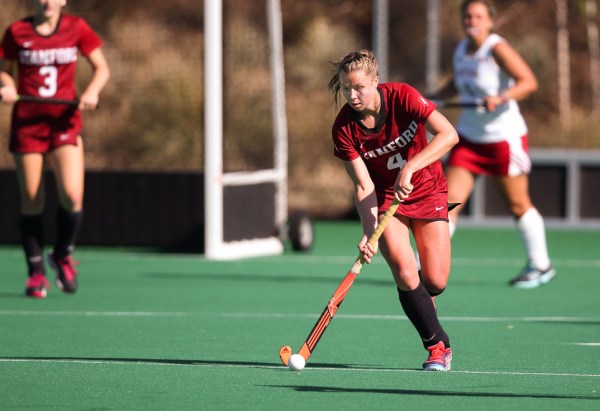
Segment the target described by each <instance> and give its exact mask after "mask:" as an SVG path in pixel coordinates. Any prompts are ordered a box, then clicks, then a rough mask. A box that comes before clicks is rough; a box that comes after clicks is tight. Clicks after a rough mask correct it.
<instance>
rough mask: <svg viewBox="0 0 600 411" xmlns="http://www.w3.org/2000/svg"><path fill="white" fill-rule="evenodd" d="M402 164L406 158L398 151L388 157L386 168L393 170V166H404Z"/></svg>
mask: <svg viewBox="0 0 600 411" xmlns="http://www.w3.org/2000/svg"><path fill="white" fill-rule="evenodd" d="M404 164H406V160H405V159H403V158H402V156H401V155H400V153H398V154H396V155H395V156H393V157H390V158H388V162H387V167H388V170H393V169H395V168H402V167H404Z"/></svg>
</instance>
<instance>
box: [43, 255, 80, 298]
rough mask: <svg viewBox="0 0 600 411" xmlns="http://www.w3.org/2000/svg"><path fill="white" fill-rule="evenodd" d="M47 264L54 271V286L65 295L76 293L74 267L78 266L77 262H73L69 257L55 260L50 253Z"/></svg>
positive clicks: (75, 271) (75, 272)
mask: <svg viewBox="0 0 600 411" xmlns="http://www.w3.org/2000/svg"><path fill="white" fill-rule="evenodd" d="M48 262H49V263H50V267H52V269H53V270H54V271H56V285H57V286H58V288H60V290H61V291H64V292H65V293H74V292H75V291H77V270H75V268H74V266H75V265H78V264H79V262H78V261H75V260H73V257H71V256H70V255H68V256H66V257H63V258H57V257H55V256H54V253H53V252H52V251H50V252H49V253H48Z"/></svg>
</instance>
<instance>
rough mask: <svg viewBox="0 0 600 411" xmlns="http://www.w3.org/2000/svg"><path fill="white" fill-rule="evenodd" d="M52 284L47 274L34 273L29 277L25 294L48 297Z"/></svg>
mask: <svg viewBox="0 0 600 411" xmlns="http://www.w3.org/2000/svg"><path fill="white" fill-rule="evenodd" d="M48 288H50V284H49V283H48V280H46V276H45V275H44V274H42V273H33V274H32V275H31V276H29V278H28V279H27V284H26V285H25V295H26V296H28V297H35V298H46V294H47V293H48Z"/></svg>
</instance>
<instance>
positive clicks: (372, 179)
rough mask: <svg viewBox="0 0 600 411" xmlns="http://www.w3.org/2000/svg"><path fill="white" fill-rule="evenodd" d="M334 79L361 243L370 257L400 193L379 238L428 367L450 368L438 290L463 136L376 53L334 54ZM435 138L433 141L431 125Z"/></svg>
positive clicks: (336, 137) (339, 142) (338, 139)
mask: <svg viewBox="0 0 600 411" xmlns="http://www.w3.org/2000/svg"><path fill="white" fill-rule="evenodd" d="M333 64H334V67H335V72H334V75H333V77H332V78H331V80H330V82H329V89H330V90H331V91H332V93H333V94H334V98H335V101H336V103H337V102H338V97H339V93H340V92H341V94H342V95H343V97H344V99H345V100H346V103H347V104H345V105H344V106H343V107H342V108H341V110H340V112H339V113H338V115H337V118H336V120H335V122H334V125H333V129H332V135H333V143H334V148H335V152H334V153H335V156H337V157H338V158H340V159H342V160H343V161H344V166H345V168H346V171H347V172H348V175H349V176H350V178H351V180H352V182H353V184H354V190H355V200H356V207H357V210H358V213H359V215H360V218H361V222H362V227H363V233H364V234H363V237H362V239H361V240H360V242H359V244H358V248H359V249H360V251H361V252H362V253H363V255H364V258H365V260H366V261H367V262H370V261H371V257H372V256H373V255H374V254H375V253H376V252H377V250H376V249H375V248H373V247H371V245H369V244H368V243H367V239H368V238H369V236H370V235H371V234H372V233H373V231H374V230H375V228H376V226H377V219H378V215H379V214H381V213H383V212H384V211H385V210H386V209H387V208H388V206H389V205H390V203H391V202H392V200H393V198H394V197H396V198H398V199H399V200H400V201H402V203H401V204H400V206H399V207H398V211H397V212H396V215H395V218H394V219H392V220H391V221H390V222H389V225H388V226H387V229H386V230H385V231H384V232H383V235H382V237H381V240H380V246H381V252H382V254H383V257H384V258H385V260H386V261H387V263H388V265H389V267H390V269H391V271H392V275H393V277H394V280H395V282H396V285H397V288H398V294H399V298H400V303H401V304H402V307H403V309H404V312H405V313H406V315H407V317H408V318H409V319H410V320H411V322H412V323H413V325H414V326H415V328H416V329H417V331H418V333H419V335H420V337H421V339H422V341H423V346H424V347H425V348H426V349H427V350H428V351H429V358H428V359H427V361H426V362H425V363H424V364H423V368H424V369H426V370H436V371H448V370H450V366H451V364H450V362H451V359H452V350H451V348H450V339H449V337H448V335H447V334H446V332H445V331H444V329H443V328H442V326H441V324H440V323H439V320H438V317H437V313H436V309H435V306H434V303H433V297H434V296H436V295H439V294H440V293H441V292H442V291H443V290H444V289H445V288H446V285H447V282H448V276H449V272H450V234H449V229H448V210H447V194H448V193H447V191H448V189H447V186H446V179H445V177H444V173H443V170H442V165H441V163H440V161H439V160H440V158H441V157H442V156H443V155H444V154H446V153H447V152H448V151H449V150H450V149H451V148H452V147H453V146H454V145H455V144H456V143H457V142H458V135H457V133H456V131H455V130H454V127H452V125H451V124H450V122H449V121H448V120H447V119H446V118H445V117H444V116H443V115H442V114H441V113H439V112H438V111H437V110H436V106H435V104H433V103H432V102H430V101H428V100H426V99H425V98H423V97H422V96H421V94H420V93H419V92H418V91H416V90H415V89H414V88H412V87H411V86H409V85H408V84H404V83H382V84H379V76H378V65H377V61H376V59H375V57H374V56H373V54H372V53H371V52H370V51H368V50H360V51H355V52H351V53H349V54H347V55H346V56H345V57H343V58H342V59H341V60H339V61H337V62H334V63H333ZM426 130H427V131H429V132H430V133H431V134H432V135H433V138H432V139H431V141H430V142H429V143H428V141H427V139H426V133H425V131H426ZM410 231H412V233H413V236H414V238H415V241H416V245H417V249H418V251H419V253H420V255H421V265H422V279H421V278H420V277H419V273H418V272H417V262H416V258H415V255H414V254H413V251H412V247H411V244H410V236H409V234H410V233H409V232H410Z"/></svg>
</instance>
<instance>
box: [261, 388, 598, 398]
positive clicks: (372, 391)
mask: <svg viewBox="0 0 600 411" xmlns="http://www.w3.org/2000/svg"><path fill="white" fill-rule="evenodd" d="M267 387H272V388H291V389H293V390H295V391H299V392H327V393H331V392H334V393H335V392H338V393H365V394H393V395H427V396H434V397H481V398H539V399H542V398H550V399H566V400H595V401H598V400H600V397H597V396H587V395H561V394H510V393H502V392H464V391H463V392H461V391H456V392H453V391H432V390H401V389H383V388H344V387H322V386H310V385H308V386H300V385H267Z"/></svg>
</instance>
